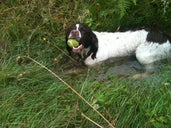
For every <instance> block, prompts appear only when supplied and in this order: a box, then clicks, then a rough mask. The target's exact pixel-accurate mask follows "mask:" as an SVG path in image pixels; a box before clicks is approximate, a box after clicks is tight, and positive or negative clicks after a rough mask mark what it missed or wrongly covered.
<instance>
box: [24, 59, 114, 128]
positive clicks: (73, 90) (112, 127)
mask: <svg viewBox="0 0 171 128" xmlns="http://www.w3.org/2000/svg"><path fill="white" fill-rule="evenodd" d="M24 57H25V58H28V59H30V60H31V61H33V62H35V63H36V64H38V65H39V66H40V67H42V68H44V69H45V70H47V71H48V72H49V73H51V74H52V75H53V76H55V77H56V78H57V79H58V80H60V81H61V82H62V83H63V84H64V85H65V86H67V87H68V88H69V89H70V90H71V91H72V92H74V93H75V94H76V95H77V96H78V97H80V98H81V99H82V100H83V101H84V102H85V103H86V104H87V105H88V106H89V107H90V108H92V109H93V110H94V111H95V112H96V113H97V114H98V115H99V116H100V117H101V118H102V119H103V120H104V121H106V123H108V124H109V126H110V127H111V128H115V127H114V126H113V125H112V124H111V123H110V122H109V121H108V120H107V119H106V118H105V117H104V116H103V115H102V114H101V113H100V112H99V111H98V110H96V109H95V108H94V107H93V106H92V105H91V104H90V103H89V102H88V101H87V100H86V99H85V98H84V97H83V96H82V95H80V94H79V93H78V92H77V91H76V90H75V89H73V88H72V87H71V86H70V85H69V84H68V83H66V82H65V81H64V80H63V79H62V78H60V77H59V76H58V75H57V74H55V73H54V72H53V71H51V70H50V69H48V68H47V67H46V66H44V65H42V64H41V63H39V62H38V61H36V60H34V59H33V58H31V57H29V56H24Z"/></svg>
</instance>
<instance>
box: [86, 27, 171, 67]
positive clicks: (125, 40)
mask: <svg viewBox="0 0 171 128" xmlns="http://www.w3.org/2000/svg"><path fill="white" fill-rule="evenodd" d="M94 34H95V35H96V36H97V39H98V51H97V54H96V58H95V59H94V60H93V59H92V58H91V55H90V56H89V57H87V58H86V60H85V64H86V65H88V66H93V65H95V64H98V63H100V62H102V61H104V60H107V59H109V58H114V57H124V56H129V55H131V54H134V53H135V55H136V58H137V60H138V61H139V62H140V63H141V64H143V65H148V64H150V63H153V62H155V61H157V60H161V59H165V58H170V56H171V44H170V42H169V41H167V42H165V43H162V44H159V43H157V42H147V41H146V38H147V34H148V32H147V31H145V30H137V31H127V32H115V33H110V32H96V31H94Z"/></svg>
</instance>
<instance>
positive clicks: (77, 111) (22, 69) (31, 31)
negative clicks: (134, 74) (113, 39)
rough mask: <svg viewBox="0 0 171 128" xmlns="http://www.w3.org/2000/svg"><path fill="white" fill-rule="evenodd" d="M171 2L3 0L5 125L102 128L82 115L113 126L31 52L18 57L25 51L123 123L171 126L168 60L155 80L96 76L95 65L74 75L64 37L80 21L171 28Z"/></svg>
mask: <svg viewBox="0 0 171 128" xmlns="http://www.w3.org/2000/svg"><path fill="white" fill-rule="evenodd" d="M169 6H170V2H169V0H153V1H148V0H141V1H140V0H117V1H116V0H110V1H109V0H108V1H101V0H96V1H91V0H89V1H84V0H79V1H76V0H73V1H67V0H49V1H43V0H25V1H22V0H16V1H14V0H7V1H4V2H0V17H1V18H0V67H1V68H0V127H4V128H46V127H47V128H86V127H90V128H95V127H97V126H96V125H95V124H94V123H92V122H90V121H89V120H87V119H86V118H85V117H83V114H85V115H86V116H88V117H89V118H91V119H92V120H94V121H95V122H97V123H98V124H99V125H101V126H103V127H105V128H107V127H109V126H108V124H106V122H105V121H104V120H103V119H102V118H100V117H99V116H98V115H97V114H96V113H95V112H94V111H93V110H92V109H91V108H90V107H89V106H87V105H86V104H85V102H83V101H82V100H81V99H80V98H79V97H78V96H76V95H75V94H74V93H73V92H72V91H70V90H69V89H68V88H67V87H66V86H64V85H63V83H61V82H60V81H59V80H58V79H56V78H55V77H54V76H52V75H51V74H50V73H49V72H47V71H45V70H44V69H42V68H41V67H39V66H38V65H36V64H35V63H33V62H32V61H30V60H28V59H23V61H22V62H21V63H19V64H17V62H16V58H17V57H18V56H30V57H32V58H34V59H36V60H37V61H39V62H40V63H41V64H43V65H45V66H47V67H48V68H50V69H51V70H52V71H54V72H55V73H56V74H58V75H59V76H60V77H61V78H62V79H63V80H65V81H66V82H67V83H69V84H70V85H71V86H72V87H73V88H74V89H75V90H77V91H78V92H79V93H80V94H81V95H82V96H83V97H84V98H85V99H86V100H87V101H88V102H89V103H91V105H92V106H93V107H94V108H96V109H97V110H98V111H99V112H100V113H102V114H103V116H105V117H106V118H107V119H108V120H109V121H110V123H111V124H113V125H114V126H115V127H117V128H141V127H142V128H168V127H171V105H170V102H171V80H170V75H171V74H170V70H171V66H170V64H169V63H168V64H167V65H165V66H164V67H162V68H161V69H160V70H159V71H158V72H156V74H157V75H154V77H153V75H152V78H151V79H142V80H137V81H135V80H130V79H128V78H122V77H118V76H117V75H111V76H108V77H107V78H106V79H105V80H103V81H97V80H96V79H95V77H96V76H97V74H96V73H94V74H92V71H91V69H87V70H85V72H84V73H80V74H74V75H66V74H64V71H63V70H64V69H63V67H64V66H63V65H65V64H67V63H68V61H69V59H68V58H67V57H66V56H65V53H66V51H65V50H64V49H65V41H64V39H65V30H66V28H67V27H68V26H69V25H70V24H72V23H74V22H76V21H80V22H84V23H87V24H88V25H89V26H90V27H92V28H93V29H97V30H103V31H116V30H118V29H127V28H132V27H138V26H152V27H158V28H161V29H164V30H166V31H168V32H171V31H170V30H171V29H170V28H171V26H170V23H171V15H170V14H171V8H169ZM56 46H57V47H56ZM59 49H62V50H63V52H61V50H59ZM54 60H55V61H54ZM92 75H94V76H92Z"/></svg>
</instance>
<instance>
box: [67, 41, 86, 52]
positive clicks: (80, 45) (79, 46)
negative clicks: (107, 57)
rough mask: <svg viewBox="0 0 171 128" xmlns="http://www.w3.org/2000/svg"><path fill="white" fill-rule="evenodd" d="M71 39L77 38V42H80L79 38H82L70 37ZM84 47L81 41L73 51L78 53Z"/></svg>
mask: <svg viewBox="0 0 171 128" xmlns="http://www.w3.org/2000/svg"><path fill="white" fill-rule="evenodd" d="M69 39H75V40H76V41H77V42H79V40H80V38H69ZM83 48H84V46H83V45H82V44H81V43H79V45H78V46H73V47H72V51H73V52H77V53H78V52H81V51H82V50H83Z"/></svg>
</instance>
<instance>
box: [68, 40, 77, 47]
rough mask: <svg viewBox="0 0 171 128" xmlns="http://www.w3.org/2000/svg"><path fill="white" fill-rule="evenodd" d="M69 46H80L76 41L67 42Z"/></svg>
mask: <svg viewBox="0 0 171 128" xmlns="http://www.w3.org/2000/svg"><path fill="white" fill-rule="evenodd" d="M67 44H68V46H69V47H77V46H78V45H79V42H78V41H77V40H75V39H69V40H68V41H67Z"/></svg>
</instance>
